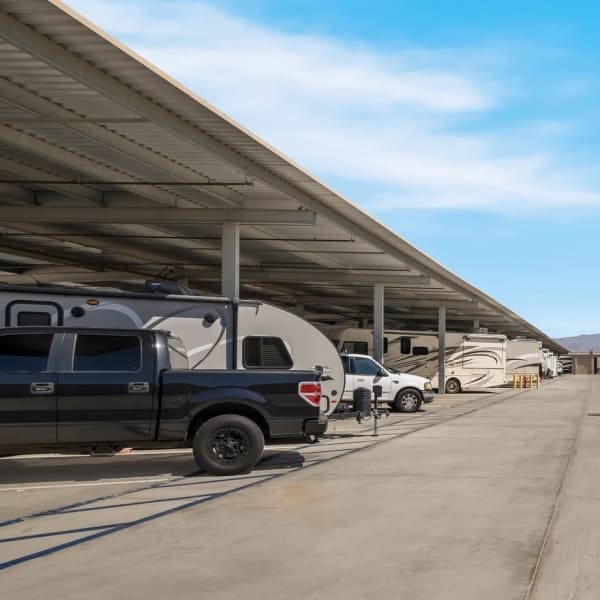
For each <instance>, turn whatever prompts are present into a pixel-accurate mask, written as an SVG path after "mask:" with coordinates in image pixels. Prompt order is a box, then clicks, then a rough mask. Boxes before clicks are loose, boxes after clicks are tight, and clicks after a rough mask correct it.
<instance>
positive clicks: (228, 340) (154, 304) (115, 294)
mask: <svg viewBox="0 0 600 600" xmlns="http://www.w3.org/2000/svg"><path fill="white" fill-rule="evenodd" d="M0 325H1V326H3V327H15V326H27V325H35V326H40V325H41V326H45V325H53V326H63V325H64V326H65V327H68V326H74V327H114V328H122V329H132V328H135V329H142V328H143V329H163V330H168V331H171V332H172V333H174V334H176V335H177V336H178V337H180V338H181V339H182V341H183V343H184V345H185V347H186V348H187V349H188V358H189V364H190V366H191V368H193V369H297V370H305V369H306V370H308V369H313V368H314V367H316V366H318V367H321V368H322V369H323V377H322V378H321V389H322V398H323V401H322V402H323V405H322V408H323V412H326V413H327V414H330V413H332V412H333V411H334V410H335V408H336V407H337V405H338V403H339V400H340V399H341V397H342V394H343V391H344V368H343V366H342V361H341V359H340V356H339V354H338V352H337V350H336V348H335V347H334V346H333V345H332V344H331V342H330V341H329V340H328V339H327V338H326V337H325V336H324V335H323V334H322V333H321V332H320V331H319V330H318V329H316V328H315V327H313V326H312V325H311V324H310V323H308V322H306V321H304V320H303V319H301V318H300V317H298V316H296V315H294V314H292V313H289V312H287V311H285V310H283V309H280V308H277V307H275V306H271V305H270V304H266V303H264V302H260V301H251V300H240V301H237V302H233V301H232V300H231V299H230V298H216V297H215V298H213V297H202V296H185V295H164V294H152V293H144V294H132V293H128V292H119V291H112V290H102V289H99V288H65V287H60V288H59V287H47V288H46V287H39V288H35V287H34V288H20V287H8V286H0ZM232 340H235V343H232Z"/></svg>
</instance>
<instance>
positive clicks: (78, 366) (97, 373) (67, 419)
mask: <svg viewBox="0 0 600 600" xmlns="http://www.w3.org/2000/svg"><path fill="white" fill-rule="evenodd" d="M66 337H67V340H66V345H67V346H68V347H70V349H69V351H66V352H64V353H63V354H64V357H65V361H66V362H65V363H63V365H62V368H61V371H60V372H59V374H58V398H57V402H58V407H57V408H58V411H57V412H58V424H57V441H58V443H69V442H74V443H75V442H77V443H82V442H90V443H93V442H133V441H136V440H148V439H150V437H151V431H150V426H151V423H152V417H153V413H154V411H155V410H156V408H155V406H154V392H155V381H154V377H155V366H154V345H153V343H152V336H151V334H150V333H147V334H145V333H137V332H136V333H133V332H131V333H129V332H119V333H89V332H86V333H85V334H84V333H77V334H67V335H66Z"/></svg>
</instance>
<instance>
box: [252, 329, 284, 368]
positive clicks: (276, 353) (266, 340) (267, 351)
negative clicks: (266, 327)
mask: <svg viewBox="0 0 600 600" xmlns="http://www.w3.org/2000/svg"><path fill="white" fill-rule="evenodd" d="M242 363H243V365H244V367H245V368H246V369H290V368H291V367H292V366H293V364H294V363H293V362H292V357H291V356H290V354H289V352H288V351H287V348H286V347H285V344H284V343H283V340H282V339H281V338H278V337H247V338H244V343H243V346H242Z"/></svg>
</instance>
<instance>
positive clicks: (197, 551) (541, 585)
mask: <svg viewBox="0 0 600 600" xmlns="http://www.w3.org/2000/svg"><path fill="white" fill-rule="evenodd" d="M599 387H600V386H599V384H597V383H596V379H595V378H593V377H568V378H563V379H561V380H557V381H553V382H550V383H547V384H546V385H544V386H543V388H542V389H541V390H532V391H527V392H523V393H521V394H518V395H513V394H512V392H508V393H504V394H503V395H502V396H503V397H506V396H509V397H508V398H506V399H504V400H502V399H501V397H499V399H500V400H501V401H499V402H497V403H495V404H492V405H489V406H487V407H483V408H481V409H480V410H476V411H475V412H471V413H469V414H466V415H464V416H460V417H458V418H455V419H453V420H451V421H447V422H443V423H440V424H435V423H432V426H430V427H428V428H426V429H422V430H421V431H418V432H415V433H412V434H411V435H408V436H406V437H392V438H391V439H389V441H386V442H385V443H381V444H374V445H371V446H370V447H369V448H366V449H363V450H361V451H359V452H356V453H352V454H347V455H346V456H342V457H340V458H337V459H336V460H333V461H330V462H326V463H322V464H319V465H317V466H315V467H313V468H311V469H302V470H298V471H296V472H294V473H290V474H288V475H286V476H285V477H280V478H274V479H269V480H266V481H265V482H263V483H260V484H259V485H256V486H253V487H248V488H246V489H243V490H241V491H236V493H234V494H230V495H224V496H222V497H220V498H219V499H218V500H215V501H213V502H211V503H208V504H202V505H195V506H191V507H190V508H187V509H186V510H181V511H178V512H173V513H172V514H169V515H165V516H164V517H163V518H161V519H160V520H157V521H153V522H149V523H146V524H140V525H139V526H136V527H133V528H130V529H127V530H126V531H123V532H120V533H115V534H114V535H111V536H110V537H104V538H98V539H95V540H93V541H91V542H87V543H85V544H82V545H79V546H75V547H72V548H69V549H66V550H64V551H63V552H61V553H57V554H52V555H48V556H43V557H42V558H39V559H36V561H35V562H30V563H25V564H20V565H16V566H14V567H11V568H9V569H6V570H5V571H3V572H0V582H1V586H2V590H3V595H6V596H7V597H13V596H14V597H17V596H18V597H19V598H20V599H22V600H25V599H26V598H37V597H39V595H40V594H41V593H42V592H43V594H44V595H46V596H47V597H51V598H54V597H60V598H64V599H79V598H82V597H85V598H88V599H95V598H103V599H104V598H107V597H109V598H111V599H120V598H123V599H125V598H127V599H131V598H148V599H152V598H164V597H174V598H181V599H186V598H197V597H202V598H209V599H213V598H214V599H233V598H240V599H249V600H254V599H257V600H258V599H259V598H260V599H262V598H267V599H268V598H278V599H279V600H286V599H295V598H319V599H322V598H327V599H328V600H337V599H340V600H341V599H344V600H347V599H348V600H349V599H354V598H356V599H358V598H361V599H364V598H392V597H393V598H396V599H399V600H404V599H406V600H408V599H410V600H437V599H438V598H439V599H440V600H441V599H444V600H454V599H456V600H459V599H460V600H471V599H473V600H475V599H477V600H481V599H485V600H495V599H498V600H512V599H515V600H517V599H519V600H520V599H523V598H525V596H526V595H527V593H528V590H529V586H530V584H531V583H532V581H534V587H533V592H532V598H535V600H547V599H551V598H557V599H558V598H561V599H562V598H565V600H568V599H569V598H570V597H569V595H568V593H570V592H569V591H568V590H569V589H575V588H573V585H572V583H569V582H566V584H565V585H564V586H563V587H560V588H557V587H556V586H557V585H559V584H561V585H562V583H561V582H562V576H561V575H559V574H558V573H557V570H558V569H557V566H556V565H561V570H563V572H565V571H564V563H565V561H566V562H567V563H568V562H569V560H575V563H576V564H574V565H572V566H571V568H570V570H568V571H567V572H568V573H569V574H570V575H569V576H567V579H569V578H571V579H572V580H573V581H581V582H582V586H583V585H587V586H588V587H587V588H585V589H586V590H588V589H594V590H596V591H597V588H595V587H593V586H592V587H590V585H591V583H592V582H594V577H595V575H596V572H595V565H594V557H595V556H597V554H598V553H600V539H598V538H599V536H597V535H596V534H595V533H594V532H593V527H592V524H593V523H594V519H597V517H598V516H600V515H598V514H597V511H598V510H599V509H598V506H596V504H598V505H599V506H600V503H599V502H598V499H600V490H598V489H596V486H595V485H594V484H593V483H592V482H590V479H591V478H590V477H589V471H588V469H590V468H593V467H595V466H596V459H595V457H594V452H595V450H596V449H597V448H598V445H599V444H600V438H598V437H597V433H598V431H597V429H598V428H599V427H600V417H597V418H595V420H594V417H587V413H588V412H591V410H590V408H588V402H589V403H590V406H591V407H592V408H593V407H594V406H595V407H596V409H598V406H597V400H596V399H595V396H596V395H597V392H598V391H599ZM580 423H581V427H580ZM596 423H597V424H596ZM578 432H580V433H581V437H580V438H579V439H578V438H577V434H578ZM565 474H566V477H565ZM563 481H564V485H563ZM185 485H190V482H189V481H185V480H180V481H178V482H174V483H173V484H172V485H170V486H169V488H168V489H167V490H165V493H167V492H168V493H170V494H172V495H173V494H176V493H178V492H181V491H182V490H185V488H184V487H183V486H185ZM161 489H163V488H161ZM581 494H584V495H585V502H584V503H583V504H582V503H581V501H580V498H579V497H580V496H581ZM596 494H598V496H596ZM557 500H558V502H557ZM153 501H155V500H153ZM556 507H558V508H556ZM128 510H131V507H128ZM582 515H585V517H582ZM588 517H589V518H588ZM586 519H587V520H586ZM595 522H597V521H595ZM573 527H575V529H576V530H577V531H576V532H574V531H573ZM586 532H587V533H586ZM577 533H580V534H584V543H583V544H582V543H581V539H580V537H579V536H578V535H577ZM586 535H587V537H586ZM555 538H556V539H555ZM563 543H566V544H567V546H566V547H563V548H561V544H563ZM557 548H558V550H557ZM542 549H543V550H544V553H543V557H542V559H541V560H540V558H539V557H540V551H541V550H542ZM570 557H571V558H570ZM573 557H574V559H573ZM583 571H585V573H584V572H583ZM569 586H570V587H569ZM555 589H556V590H558V589H560V593H558V592H557V594H556V595H551V592H549V591H548V590H555ZM582 589H583V587H582ZM563 590H565V591H566V592H567V593H566V595H565V594H564V593H562V591H563ZM552 593H553V592H552ZM576 593H579V592H576ZM584 593H586V594H587V593H588V592H587V591H585V592H584ZM536 594H537V595H536ZM560 594H562V595H560ZM580 597H581V598H586V599H587V598H588V597H589V598H592V597H595V598H597V597H598V595H597V594H596V596H591V595H581V596H578V595H574V596H572V597H571V598H573V599H575V598H580Z"/></svg>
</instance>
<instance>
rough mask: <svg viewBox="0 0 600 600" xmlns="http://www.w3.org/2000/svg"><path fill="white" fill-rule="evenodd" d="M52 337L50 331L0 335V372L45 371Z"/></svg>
mask: <svg viewBox="0 0 600 600" xmlns="http://www.w3.org/2000/svg"><path fill="white" fill-rule="evenodd" d="M52 337H53V336H52V334H51V333H49V334H46V333H39V334H37V333H25V334H11V335H0V372H3V373H24V372H25V373H29V372H33V371H45V370H46V369H47V367H48V355H49V354H50V346H51V345H52Z"/></svg>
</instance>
